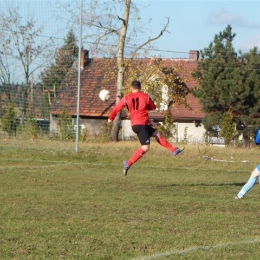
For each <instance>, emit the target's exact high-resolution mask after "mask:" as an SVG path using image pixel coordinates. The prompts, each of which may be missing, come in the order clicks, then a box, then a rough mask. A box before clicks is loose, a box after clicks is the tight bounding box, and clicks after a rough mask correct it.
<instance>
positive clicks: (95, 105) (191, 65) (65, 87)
mask: <svg viewBox="0 0 260 260" xmlns="http://www.w3.org/2000/svg"><path fill="white" fill-rule="evenodd" d="M111 61H112V63H111ZM147 61H149V62H150V60H147ZM162 61H163V63H164V64H165V66H167V65H171V66H172V65H174V64H176V65H178V64H180V63H181V64H183V67H184V72H180V73H179V74H180V75H179V76H180V77H181V78H185V79H187V81H185V84H186V86H187V87H188V88H189V89H191V88H193V87H195V86H196V82H195V81H194V79H192V78H191V76H190V72H191V71H192V70H194V69H196V67H197V62H189V60H174V59H163V60H162ZM113 64H115V63H114V61H113V60H109V59H92V60H91V62H90V63H89V64H88V65H87V66H86V67H85V68H84V69H83V71H82V74H81V91H80V116H89V117H108V115H109V112H110V110H111V109H112V107H113V106H114V105H115V100H116V79H112V78H111V77H110V78H109V79H104V77H105V74H106V73H107V71H109V70H111V71H116V69H115V67H114V65H113ZM102 89H108V90H109V91H110V93H111V98H110V100H109V101H106V102H103V101H101V100H100V99H99V92H100V91H101V90H102ZM76 95H77V72H76V71H75V70H74V71H71V72H70V73H69V74H68V75H67V76H66V78H65V80H64V81H63V83H62V84H61V86H60V87H59V91H58V93H57V97H56V98H55V99H54V100H53V104H52V105H51V108H50V113H51V114H60V113H61V111H62V109H63V107H64V106H65V107H66V108H67V111H68V113H69V114H71V115H76ZM187 101H188V103H189V105H190V107H191V108H192V111H191V110H190V109H189V108H186V107H185V106H183V105H178V104H176V105H174V106H173V107H172V108H171V111H172V114H173V117H174V118H175V119H187V120H199V119H202V118H203V117H204V113H203V112H202V111H201V105H200V104H199V101H198V99H197V98H195V97H194V96H193V95H192V94H188V95H187ZM159 114H160V113H157V112H155V113H151V116H152V117H158V116H159Z"/></svg>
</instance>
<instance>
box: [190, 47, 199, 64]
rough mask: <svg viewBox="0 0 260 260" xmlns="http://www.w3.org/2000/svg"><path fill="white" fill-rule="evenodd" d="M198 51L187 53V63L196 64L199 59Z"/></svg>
mask: <svg viewBox="0 0 260 260" xmlns="http://www.w3.org/2000/svg"><path fill="white" fill-rule="evenodd" d="M199 55H200V54H199V51H195V50H191V51H190V52H189V61H190V62H197V61H198V59H199Z"/></svg>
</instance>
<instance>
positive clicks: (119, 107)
mask: <svg viewBox="0 0 260 260" xmlns="http://www.w3.org/2000/svg"><path fill="white" fill-rule="evenodd" d="M124 107H125V99H124V98H122V99H121V100H120V101H119V102H118V103H117V104H116V105H115V106H114V108H113V109H112V111H111V113H110V116H109V118H108V123H111V122H112V121H113V120H114V119H115V117H116V115H117V113H118V112H119V111H120V110H122V109H123V108H124Z"/></svg>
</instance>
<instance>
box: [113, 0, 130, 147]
mask: <svg viewBox="0 0 260 260" xmlns="http://www.w3.org/2000/svg"><path fill="white" fill-rule="evenodd" d="M130 6H131V0H125V9H124V16H123V18H120V17H119V19H120V20H121V21H122V27H121V31H120V33H119V36H118V49H117V69H118V74H117V95H116V103H118V102H119V101H120V99H121V97H122V94H121V93H122V88H123V84H124V73H125V65H124V49H125V39H126V33H127V27H128V21H129V14H130ZM120 124H121V113H118V115H117V117H116V118H115V120H114V121H113V126H112V129H111V139H112V141H114V142H116V141H118V134H119V129H120Z"/></svg>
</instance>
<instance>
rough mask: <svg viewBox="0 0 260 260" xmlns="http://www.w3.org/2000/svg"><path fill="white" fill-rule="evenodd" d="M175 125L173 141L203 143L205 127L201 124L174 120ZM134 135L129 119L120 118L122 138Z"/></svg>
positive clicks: (131, 137)
mask: <svg viewBox="0 0 260 260" xmlns="http://www.w3.org/2000/svg"><path fill="white" fill-rule="evenodd" d="M175 127H176V132H175V135H174V137H175V140H174V141H175V142H183V141H185V142H188V143H203V141H204V139H203V135H204V133H205V129H204V126H203V125H202V124H200V125H199V126H196V124H195V123H194V122H176V123H175ZM135 137H136V135H135V133H134V132H133V131H132V128H131V123H130V120H122V139H123V140H130V139H133V138H135Z"/></svg>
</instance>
